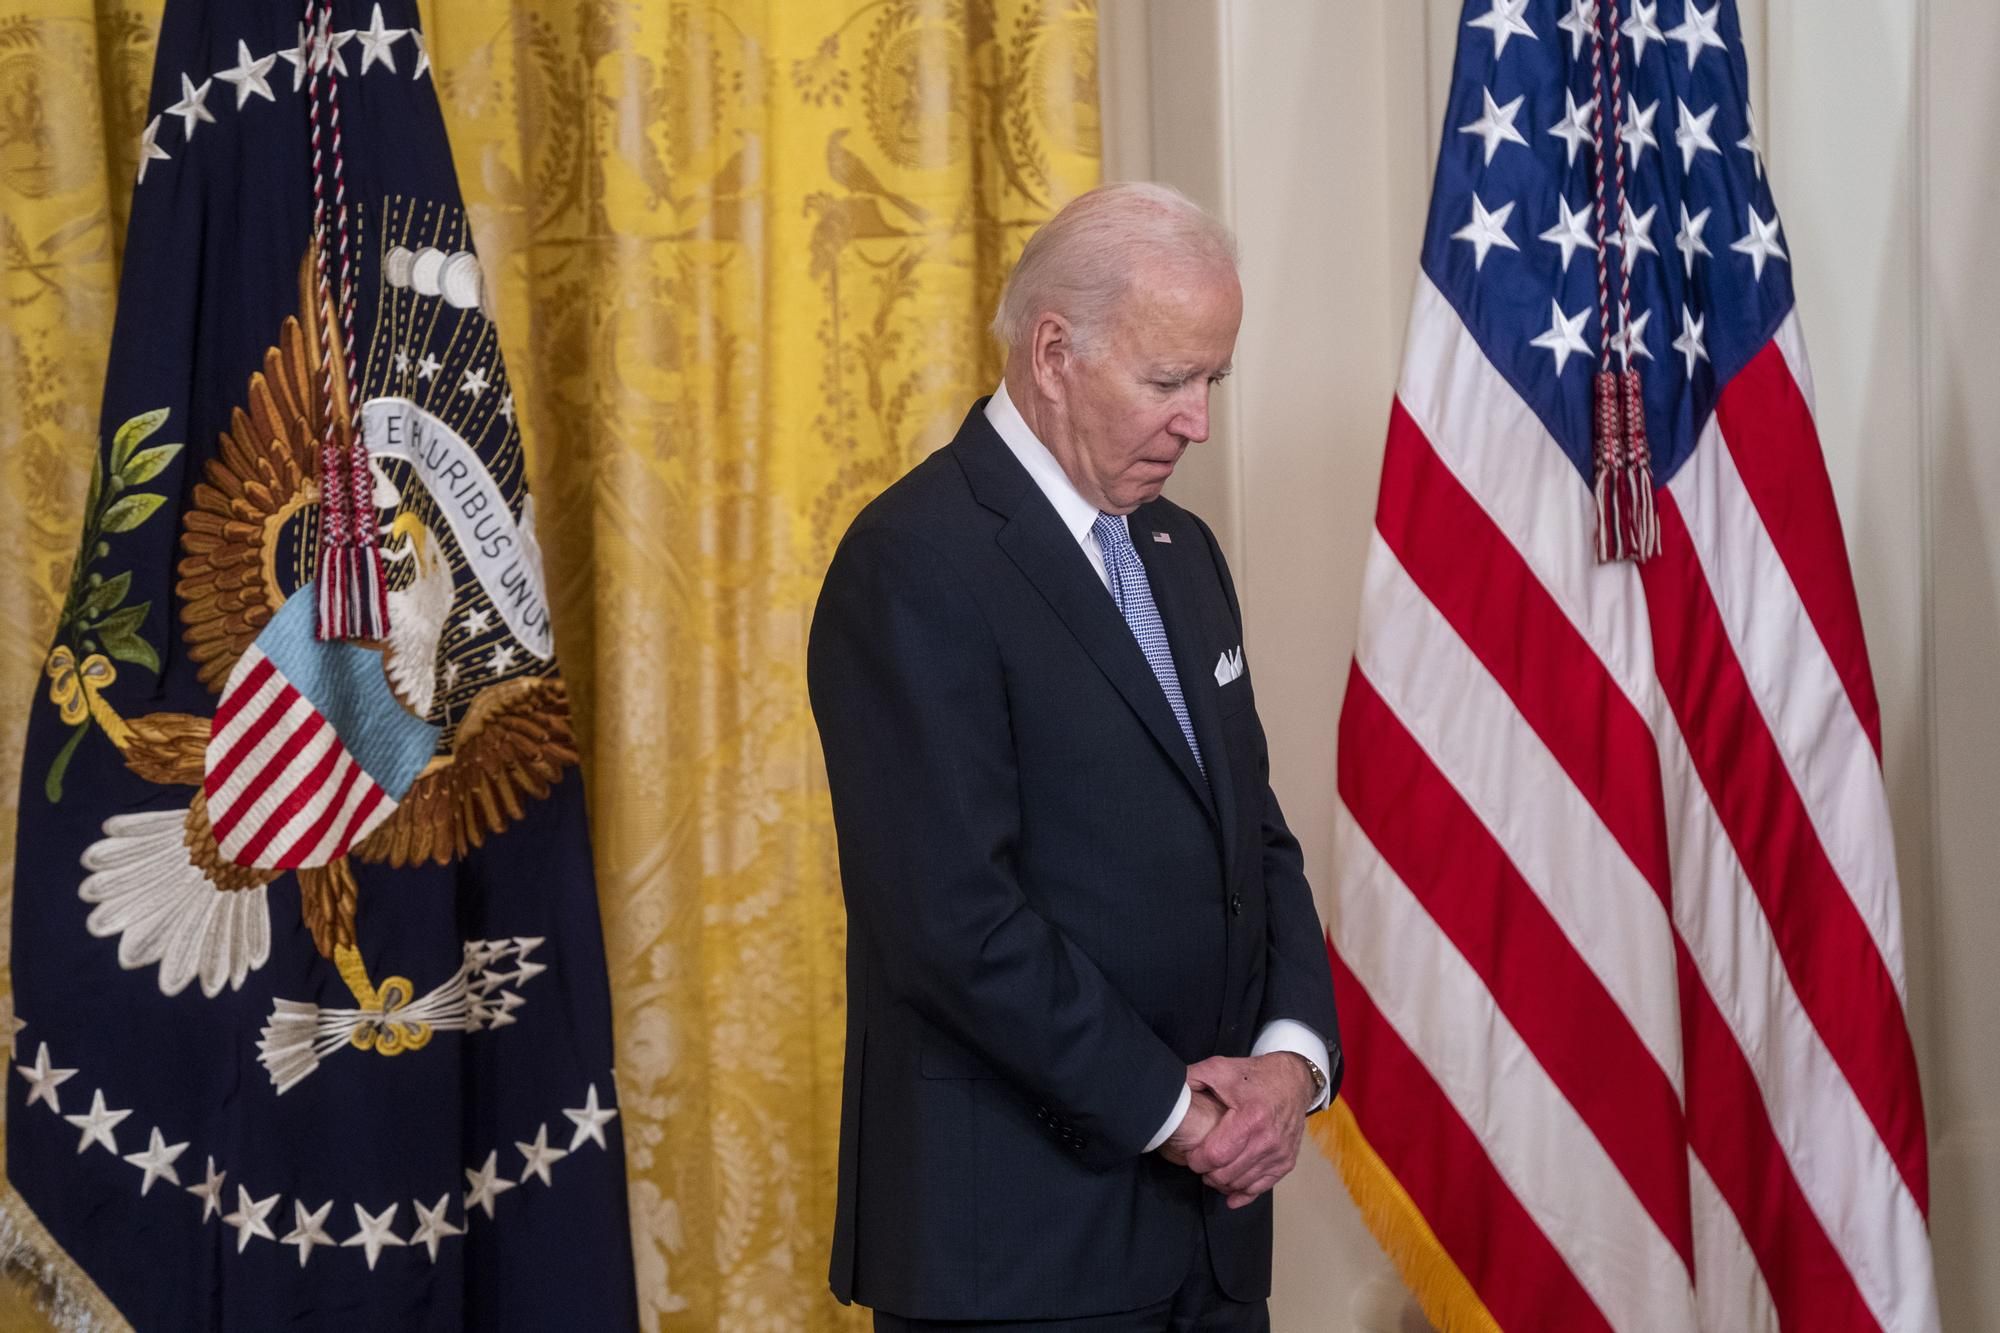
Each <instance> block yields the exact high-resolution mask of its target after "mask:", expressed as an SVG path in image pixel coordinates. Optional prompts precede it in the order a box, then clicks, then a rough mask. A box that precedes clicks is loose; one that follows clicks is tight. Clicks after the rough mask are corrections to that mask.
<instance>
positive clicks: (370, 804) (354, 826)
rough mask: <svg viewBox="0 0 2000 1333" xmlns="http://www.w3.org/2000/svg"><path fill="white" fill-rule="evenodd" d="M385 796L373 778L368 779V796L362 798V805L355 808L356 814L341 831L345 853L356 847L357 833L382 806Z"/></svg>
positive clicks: (341, 844) (342, 847)
mask: <svg viewBox="0 0 2000 1333" xmlns="http://www.w3.org/2000/svg"><path fill="white" fill-rule="evenodd" d="M385 794H386V793H384V792H383V790H382V789H381V788H380V787H378V786H376V785H375V780H374V779H373V778H369V779H368V794H367V795H366V796H363V797H362V798H361V803H360V804H359V805H357V806H355V807H354V814H353V815H352V817H350V818H349V819H348V821H347V824H346V826H345V827H344V828H342V829H341V830H340V846H341V850H342V851H343V852H345V851H346V849H347V848H349V847H352V846H353V845H354V841H355V835H356V831H357V830H359V829H360V828H361V827H362V826H363V825H364V824H366V823H367V822H368V816H369V815H371V814H373V813H374V812H375V807H376V806H378V805H380V804H382V798H383V796H384V795H385Z"/></svg>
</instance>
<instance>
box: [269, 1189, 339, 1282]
mask: <svg viewBox="0 0 2000 1333" xmlns="http://www.w3.org/2000/svg"><path fill="white" fill-rule="evenodd" d="M332 1211H333V1200H332V1199H328V1200H327V1201H326V1202H325V1203H323V1204H321V1205H320V1206H319V1207H318V1208H316V1209H314V1210H313V1211H312V1212H307V1211H306V1204H305V1200H303V1199H294V1200H292V1229H291V1230H290V1231H287V1232H286V1233H285V1238H284V1239H283V1240H281V1241H279V1242H278V1243H279V1244H280V1245H296V1246H298V1247H299V1267H300V1268H304V1267H305V1266H306V1259H307V1257H308V1256H309V1255H311V1254H312V1250H313V1246H315V1245H324V1246H326V1247H327V1248H329V1249H331V1248H333V1247H334V1245H335V1244H336V1242H335V1241H334V1239H333V1237H331V1236H329V1235H327V1234H326V1228H325V1227H324V1226H323V1225H322V1223H324V1222H325V1221H326V1215H327V1214H328V1213H330V1212H332Z"/></svg>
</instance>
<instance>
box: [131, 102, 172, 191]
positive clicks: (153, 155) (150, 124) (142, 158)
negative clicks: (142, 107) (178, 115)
mask: <svg viewBox="0 0 2000 1333" xmlns="http://www.w3.org/2000/svg"><path fill="white" fill-rule="evenodd" d="M159 138H160V118H159V117H158V116H154V117H153V118H152V119H151V120H149V121H147V122H146V131H145V133H143V134H141V135H140V136H139V183H140V184H141V185H144V184H145V183H146V164H147V163H148V162H171V161H173V157H172V155H171V154H169V153H168V152H167V150H166V149H164V148H162V147H160V144H159Z"/></svg>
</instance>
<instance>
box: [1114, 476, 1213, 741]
mask: <svg viewBox="0 0 2000 1333" xmlns="http://www.w3.org/2000/svg"><path fill="white" fill-rule="evenodd" d="M1090 531H1091V533H1092V535H1094V536H1095V537H1096V538H1097V549H1098V550H1099V551H1101V552H1102V553H1103V555H1104V572H1105V573H1106V574H1108V575H1109V576H1110V582H1111V600H1112V601H1113V602H1115V603H1117V605H1118V613H1119V614H1120V615H1122V616H1124V617H1125V623H1126V624H1127V625H1128V626H1130V627H1131V630H1132V637H1133V638H1135V639H1137V640H1138V641H1139V651H1140V652H1142V653H1144V654H1145V655H1146V665H1148V666H1150V667H1152V668H1153V675H1154V676H1155V677H1156V678H1157V679H1158V680H1159V682H1160V689H1161V690H1163V691H1164V692H1165V693H1166V696H1167V707H1169V708H1171V709H1173V710H1174V721H1176V722H1178V723H1180V724H1181V735H1183V736H1185V737H1187V743H1188V749H1189V751H1191V752H1192V753H1193V755H1194V766H1195V767H1196V768H1198V769H1200V770H1201V775H1202V776H1203V777H1207V776H1208V767H1207V765H1205V764H1203V763H1202V762H1201V747H1200V746H1199V745H1196V744H1195V741H1194V725H1193V724H1192V723H1191V722H1189V721H1188V710H1187V700H1186V699H1184V698H1182V697H1181V678H1180V673H1179V672H1177V671H1175V670H1174V655H1173V651H1172V649H1171V648H1170V647H1169V646H1168V644H1167V627H1166V626H1165V625H1163V624H1161V623H1160V608H1159V607H1157V606H1155V605H1153V585H1152V584H1150V583H1148V582H1147V581H1146V567H1145V566H1144V565H1142V564H1140V563H1139V552H1138V550H1137V548H1135V547H1134V546H1133V545H1132V529H1131V527H1130V526H1129V525H1128V524H1127V523H1126V521H1125V519H1124V517H1123V516H1122V515H1119V514H1099V515H1098V516H1097V521H1096V522H1095V523H1093V524H1091V525H1090Z"/></svg>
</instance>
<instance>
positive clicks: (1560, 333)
mask: <svg viewBox="0 0 2000 1333" xmlns="http://www.w3.org/2000/svg"><path fill="white" fill-rule="evenodd" d="M1549 309H1550V310H1551V311H1553V312H1554V322H1553V323H1552V324H1550V325H1549V331H1548V332H1547V333H1544V334H1542V335H1541V336H1539V337H1537V338H1534V339H1532V340H1531V342H1530V345H1531V346H1534V347H1540V348H1542V349H1544V350H1546V351H1550V352H1553V353H1555V358H1556V374H1558V375H1560V374H1562V373H1563V367H1564V366H1567V365H1568V364H1569V359H1570V357H1571V356H1573V355H1575V354H1576V353H1578V352H1581V353H1583V354H1584V355H1585V356H1589V355H1590V344H1589V343H1587V342H1585V341H1584V340H1583V326H1584V325H1585V324H1587V323H1589V322H1590V307H1589V306H1585V307H1584V308H1583V309H1582V310H1579V311H1578V312H1577V313H1576V314H1574V315H1565V314H1563V310H1562V306H1561V304H1559V303H1558V302H1555V301H1550V302H1549Z"/></svg>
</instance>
